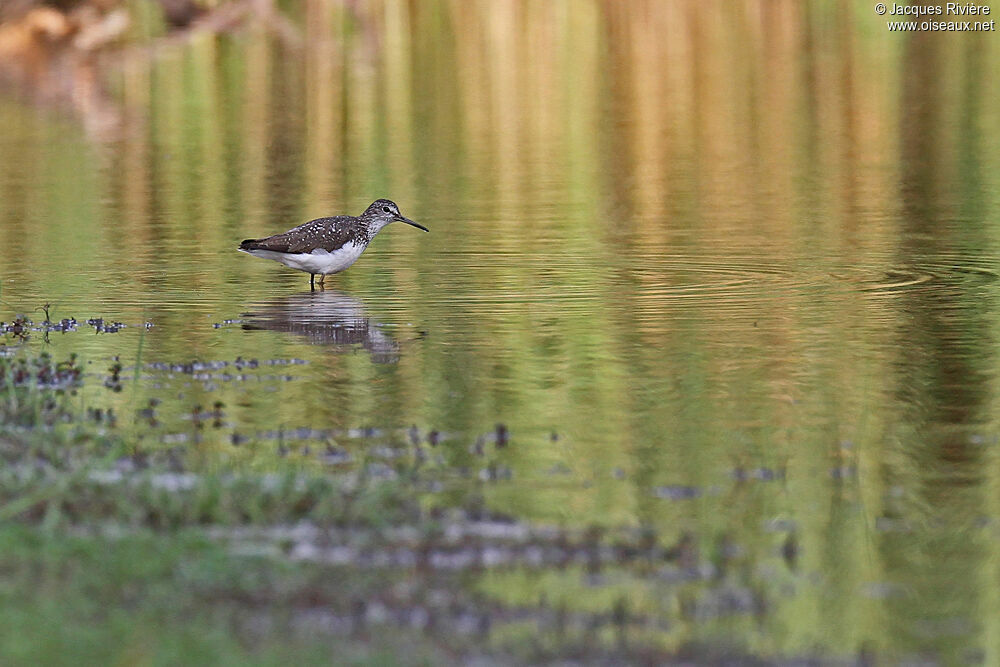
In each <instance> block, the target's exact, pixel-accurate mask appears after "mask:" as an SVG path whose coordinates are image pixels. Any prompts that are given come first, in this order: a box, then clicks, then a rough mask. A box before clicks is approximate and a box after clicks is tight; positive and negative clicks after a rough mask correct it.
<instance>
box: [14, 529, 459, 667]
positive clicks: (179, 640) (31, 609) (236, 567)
mask: <svg viewBox="0 0 1000 667" xmlns="http://www.w3.org/2000/svg"><path fill="white" fill-rule="evenodd" d="M352 581H353V583H352ZM364 584H365V582H363V581H361V582H360V583H359V581H358V578H357V577H349V578H348V577H346V576H345V575H343V574H341V576H339V577H338V576H333V575H332V574H331V573H330V572H320V571H319V570H318V568H314V567H302V566H301V565H300V566H296V567H292V565H291V564H286V565H282V564H280V563H278V562H275V561H274V560H271V559H262V558H240V557H236V556H233V555H231V554H229V553H227V551H226V549H225V548H224V547H223V546H221V545H219V544H217V543H213V542H212V541H209V540H206V539H205V538H204V536H203V535H202V533H201V531H198V530H182V531H178V532H172V533H169V534H157V533H153V532H148V531H147V532H142V533H138V534H131V535H127V536H124V537H121V538H120V539H113V540H109V539H106V538H101V537H95V536H81V535H71V534H68V533H67V532H65V531H55V532H44V531H40V530H38V529H37V528H35V527H32V526H26V525H16V524H15V525H6V526H3V527H2V528H0V655H2V656H3V662H4V664H6V665H63V664H66V665H70V664H72V665H80V664H102V665H107V664H139V665H178V664H184V665H203V664H213V665H230V664H231V665H245V664H254V665H272V664H273V665H278V664H300V665H302V664H330V663H332V662H334V661H336V662H338V663H340V664H344V663H355V664H381V663H385V662H391V663H394V664H398V663H407V664H419V663H427V664H431V663H432V662H438V660H439V659H440V657H441V656H436V657H435V655H434V651H433V650H432V649H431V648H430V647H427V646H420V645H415V646H414V645H406V644H404V641H405V640H402V641H401V640H400V638H399V635H398V633H393V634H396V635H397V638H396V639H395V640H391V639H390V640H389V641H386V642H385V643H384V645H383V647H379V648H376V647H371V646H368V645H365V644H362V643H359V642H354V641H352V640H351V639H350V638H349V637H345V638H333V639H331V638H329V637H315V638H310V637H308V636H306V637H303V636H300V635H296V634H295V629H294V627H293V626H291V625H290V624H289V623H288V622H287V619H289V618H290V611H291V609H292V608H293V607H294V605H295V604H296V602H297V599H298V598H299V597H305V596H309V597H310V598H313V597H315V596H317V595H318V594H333V593H334V592H335V588H336V589H337V590H340V591H341V592H348V593H349V592H350V591H351V589H352V588H353V589H355V592H358V589H359V588H363V587H364ZM255 618H256V619H257V620H255ZM261 618H263V619H265V620H264V621H263V622H262V621H260V620H259V619H261Z"/></svg>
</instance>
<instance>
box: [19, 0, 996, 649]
mask: <svg viewBox="0 0 1000 667" xmlns="http://www.w3.org/2000/svg"><path fill="white" fill-rule="evenodd" d="M303 6H304V9H303V17H298V19H297V20H298V23H297V24H296V25H297V26H298V29H299V31H300V33H301V37H302V40H303V41H302V42H301V43H287V42H285V41H283V40H282V39H280V38H279V37H277V36H275V35H274V34H272V33H269V32H267V31H265V30H263V29H257V28H254V27H253V26H252V25H251V26H250V27H249V28H248V29H246V30H243V31H238V32H237V33H235V34H231V35H219V36H212V35H200V36H197V37H195V38H194V39H192V40H190V41H189V42H183V41H182V42H176V43H170V44H166V45H161V46H159V47H157V48H156V49H154V50H151V51H149V52H146V51H143V52H142V53H135V54H132V55H131V56H130V57H129V58H127V59H126V60H123V61H120V62H115V63H112V64H111V65H109V69H108V71H107V72H104V76H106V77H107V80H108V82H109V83H108V85H107V91H106V104H105V105H102V106H101V108H100V113H101V114H102V120H104V121H106V122H102V123H100V124H99V126H100V128H101V130H100V131H99V132H95V131H94V130H93V127H94V125H95V124H94V123H88V122H87V117H86V114H87V111H86V110H84V111H83V112H82V113H81V112H80V111H79V110H77V111H76V112H74V111H72V110H70V109H61V108H56V109H53V108H51V107H48V106H45V107H40V106H38V105H36V104H33V103H32V102H31V101H30V100H26V99H25V97H24V96H23V95H18V94H15V93H14V92H11V91H7V92H6V93H4V94H3V95H0V126H2V127H3V128H4V131H3V132H2V133H0V201H2V205H0V267H2V268H0V280H2V300H3V317H0V319H6V320H9V319H12V318H13V317H14V316H15V315H16V314H18V313H25V314H28V315H29V316H30V317H32V319H35V320H41V319H42V315H41V310H39V309H40V308H41V307H42V306H43V304H50V310H51V315H52V318H53V319H61V318H64V317H66V318H68V317H75V318H76V320H77V321H78V323H79V325H80V326H79V329H78V330H76V331H70V332H67V333H55V332H53V333H50V335H49V341H48V343H45V344H46V345H48V346H49V347H50V348H51V350H52V351H53V353H54V354H56V355H57V356H62V355H66V354H69V353H71V352H75V353H78V354H79V355H81V357H82V358H83V359H85V360H86V362H87V363H88V366H87V369H88V374H89V375H88V377H89V378H90V381H89V382H88V383H87V385H86V387H85V388H84V390H83V391H82V393H83V395H84V399H83V400H85V401H88V402H92V403H94V404H100V405H110V406H112V407H114V408H115V409H116V410H117V412H118V414H119V415H121V418H120V419H121V421H122V422H123V428H129V429H134V430H135V434H136V435H135V437H136V438H139V439H140V442H142V443H143V446H146V447H170V446H183V447H189V448H191V449H192V451H196V452H197V453H198V460H199V461H201V462H202V463H201V465H203V466H205V467H206V468H212V469H225V468H227V467H232V468H236V469H251V470H262V471H266V470H268V469H269V466H271V465H272V464H273V462H274V460H275V457H277V456H279V450H280V455H290V456H299V457H301V459H302V461H303V465H307V466H312V467H316V468H323V467H324V466H328V465H330V463H329V460H324V459H323V458H322V456H319V455H318V454H320V453H322V452H325V451H327V448H328V447H337V448H338V449H337V451H340V449H343V450H344V451H347V452H348V453H350V454H352V455H353V456H355V457H363V456H364V455H365V449H366V448H369V447H373V446H375V445H374V444H373V442H375V441H377V442H378V443H385V442H388V443H390V444H397V445H398V444H400V443H405V442H407V441H408V438H410V433H411V431H410V429H411V428H412V427H415V429H416V430H415V431H413V432H414V433H416V434H417V436H416V437H417V438H418V439H419V440H420V441H422V442H426V441H427V438H428V437H429V434H430V433H431V432H432V431H433V432H435V433H434V440H435V441H436V442H438V444H437V446H436V447H435V448H433V451H434V452H435V456H439V457H440V460H439V464H441V465H445V466H450V467H454V468H456V469H467V470H468V471H469V475H470V477H471V478H472V480H473V482H472V483H474V484H476V485H479V486H481V493H482V497H483V499H484V502H485V504H486V507H487V508H488V509H489V510H490V511H492V512H496V513H499V514H502V515H507V516H510V517H513V518H515V519H517V520H519V521H523V522H526V523H528V524H530V525H533V526H557V527H565V528H571V529H581V530H585V529H588V528H594V527H600V528H613V529H621V528H627V529H632V528H636V529H638V528H642V527H652V528H655V529H657V530H658V531H662V532H663V533H665V534H672V535H678V536H679V539H684V538H683V536H684V535H690V536H693V537H690V538H688V539H693V540H694V544H695V545H696V547H695V548H696V549H697V550H698V552H699V553H700V554H701V560H702V561H704V562H708V563H710V564H714V565H713V567H714V568H715V569H714V570H712V571H711V572H701V574H700V575H699V576H700V577H703V578H704V579H705V580H708V581H713V582H716V584H717V583H718V582H719V581H722V583H723V586H722V588H721V589H720V588H719V587H718V586H714V587H713V588H712V589H711V590H712V591H713V593H712V595H708V594H707V593H706V594H702V593H700V592H699V591H701V590H702V588H699V586H702V584H701V583H696V584H694V587H693V588H691V587H685V586H681V585H680V584H679V583H678V582H674V581H669V580H664V579H663V578H661V577H657V576H651V575H650V574H649V573H647V572H643V571H642V570H641V568H636V567H633V566H631V565H630V566H629V567H624V568H622V569H621V570H619V571H616V570H615V569H614V568H611V570H610V573H609V574H607V575H606V576H605V577H604V578H603V579H601V580H596V579H594V578H592V577H588V576H586V573H585V572H583V571H582V570H581V569H580V568H574V567H570V568H568V569H551V568H550V569H545V568H542V569H540V570H539V569H532V568H529V567H523V568H522V567H514V568H497V569H496V570H489V569H488V570H487V571H484V572H478V573H475V574H474V575H470V577H469V579H468V581H467V585H468V587H469V588H470V589H471V590H474V591H476V592H477V593H478V594H480V595H482V596H485V599H487V600H491V601H493V602H495V603H496V604H499V605H508V606H511V607H517V606H531V605H535V604H538V602H539V600H540V599H544V600H546V601H547V603H549V604H564V605H568V606H569V607H570V608H571V609H576V610H584V611H598V612H600V611H602V610H603V611H607V610H609V609H610V608H611V605H612V603H613V602H614V600H617V599H619V598H621V597H622V596H625V597H627V599H628V600H629V601H630V602H629V604H630V608H631V609H633V610H635V612H636V613H638V614H641V615H643V618H647V619H651V620H650V621H649V623H648V624H647V625H646V626H643V630H642V636H643V637H644V638H645V639H646V640H648V641H651V642H653V643H654V644H656V645H659V646H664V647H667V648H669V649H676V648H678V647H681V646H690V645H699V643H705V644H716V645H717V644H719V643H724V644H726V645H729V646H733V647H737V648H738V649H739V650H741V651H746V652H750V653H754V654H758V655H761V656H765V657H775V656H801V655H816V654H818V655H820V656H824V657H830V658H842V657H843V658H850V657H853V656H858V655H862V656H864V655H869V654H872V653H874V654H878V655H885V656H888V657H889V658H890V659H893V660H899V659H902V660H907V659H914V658H918V657H919V658H925V659H929V660H940V661H943V662H949V663H953V662H954V661H961V660H971V661H973V662H977V661H978V662H986V663H990V662H993V661H995V660H996V658H997V654H998V651H1000V647H998V646H997V644H996V640H995V637H996V633H995V632H993V631H992V630H993V628H994V627H995V626H996V624H997V622H998V621H1000V604H998V600H997V594H996V593H995V591H997V590H1000V585H998V581H997V569H996V567H995V562H996V559H997V557H998V554H1000V550H998V532H997V531H998V524H997V522H998V520H1000V505H998V503H997V497H996V493H995V488H996V485H997V479H996V473H995V470H996V465H995V462H996V458H997V443H998V435H1000V430H998V424H997V415H998V413H997V396H996V394H997V374H996V371H997V364H998V358H997V354H996V350H997V339H996V338H997V337H996V331H997V318H998V313H997V299H998V297H1000V281H998V280H997V277H998V274H997V271H998V270H1000V264H998V262H997V260H996V252H995V250H996V248H997V242H998V233H1000V227H998V220H1000V218H998V214H997V211H998V210H1000V209H998V206H1000V144H998V140H997V137H998V136H1000V114H998V112H997V109H1000V104H997V102H998V101H1000V99H998V87H997V86H998V84H997V81H998V80H1000V79H998V77H997V76H996V74H997V68H998V63H1000V60H998V55H1000V52H998V49H997V46H996V41H995V39H993V37H992V35H975V36H970V35H961V36H957V35H956V36H952V35H949V36H944V35H930V34H927V35H912V36H897V35H888V34H883V31H882V30H881V28H879V26H878V25H876V24H874V23H872V22H871V18H872V17H871V16H869V15H870V14H871V11H870V9H868V8H867V7H863V8H860V9H857V10H856V11H855V10H853V9H850V8H844V7H841V8H840V9H839V10H834V9H833V8H832V7H827V5H821V4H820V3H813V4H808V3H807V4H799V3H795V4H791V3H789V4H784V3H773V4H772V3H763V4H760V5H757V4H755V3H750V4H740V5H737V4H731V3H716V4H713V3H709V4H708V5H705V4H704V3H702V4H700V5H699V7H698V10H695V9H694V6H693V5H690V4H688V3H684V2H678V3H670V2H666V3H664V2H651V3H628V4H627V5H621V6H620V5H618V4H615V3H599V2H594V3H590V2H572V3H569V2H557V3H484V4H471V5H465V4H449V3H420V4H418V5H412V6H411V5H405V4H396V3H386V4H385V5H382V4H381V3H374V4H373V5H371V6H370V7H368V8H362V9H361V10H359V14H357V15H349V14H348V13H347V11H346V10H345V9H343V8H342V7H341V6H340V5H339V4H337V3H328V2H321V1H315V2H307V3H304V4H303ZM378 197H388V198H391V199H393V200H394V201H396V202H397V203H398V204H399V205H400V208H401V210H402V212H403V214H404V215H406V216H408V217H410V218H413V219H414V220H417V221H418V222H420V223H422V224H424V225H426V226H427V227H429V228H430V229H431V233H429V234H423V233H416V232H415V231H414V230H413V229H410V228H408V227H406V226H403V225H396V226H392V227H390V228H388V229H386V230H385V231H383V232H382V233H381V234H380V235H379V236H378V237H377V238H376V239H375V241H374V243H373V244H372V246H371V247H370V248H369V249H368V251H367V252H366V253H365V255H364V256H363V257H362V258H361V260H359V261H358V263H357V264H356V265H355V266H354V267H352V268H351V269H350V270H349V271H347V272H346V273H343V274H340V275H339V276H336V277H333V278H331V279H330V280H328V281H327V289H326V290H325V291H317V292H310V291H309V285H308V276H307V275H306V274H302V273H297V272H292V271H290V270H287V269H285V268H284V267H281V266H279V265H277V264H276V263H273V262H265V261H262V260H258V259H254V258H251V257H248V256H246V255H244V254H240V253H237V252H236V251H235V248H236V246H237V245H238V243H239V241H240V240H241V239H243V238H250V237H260V236H266V235H269V234H272V233H276V232H279V231H283V230H285V229H287V228H289V227H292V226H294V225H296V224H299V223H301V222H303V221H305V220H308V219H311V218H314V217H319V216H324V215H331V214H338V213H351V214H355V215H356V214H358V213H360V212H361V211H362V210H363V209H364V208H365V207H366V206H367V205H368V204H369V203H370V202H371V201H372V200H374V199H375V198H378ZM91 318H103V320H104V321H105V322H109V323H114V322H120V323H122V324H125V325H127V326H126V327H124V328H121V329H120V330H119V331H117V332H116V333H108V332H106V331H104V332H98V331H97V329H96V328H95V327H94V326H91V325H87V324H86V323H85V321H86V320H87V319H91ZM40 337H41V334H40V333H37V334H35V335H34V339H35V340H33V341H32V343H31V344H32V345H34V344H40V343H39V340H38V339H39V338H40ZM14 343H15V341H13V340H10V339H9V340H8V344H14ZM115 356H118V357H119V358H120V360H121V363H122V364H123V365H124V366H125V367H126V370H125V371H124V372H123V374H122V375H123V377H124V382H123V386H122V387H121V391H117V392H116V391H114V389H113V388H111V389H109V388H108V387H107V386H105V385H106V384H107V383H105V382H104V380H105V379H106V378H107V377H108V376H109V374H110V371H109V370H108V369H109V367H110V366H111V365H112V364H113V363H114V359H113V357H115ZM137 360H138V362H139V363H140V365H141V367H140V369H139V382H138V383H135V382H133V381H132V378H133V371H132V369H133V368H134V365H135V364H136V361H137ZM112 384H113V383H112ZM150 399H155V401H154V402H157V401H158V402H159V403H158V405H157V407H156V411H157V419H156V420H154V421H155V423H153V422H150V421H149V420H148V419H143V418H138V417H137V418H133V417H132V415H133V414H136V410H137V409H138V408H140V407H142V406H145V405H147V404H148V402H149V401H150ZM216 403H220V404H221V405H222V406H223V407H221V408H213V407H212V406H214V405H215V404H216ZM212 410H216V411H221V412H222V413H223V414H224V416H218V415H213V414H211V412H212ZM202 413H204V414H202ZM192 415H193V416H192ZM199 415H202V416H199ZM133 421H134V422H135V423H134V424H133V423H132V422H133ZM212 422H215V423H212ZM498 425H502V429H499V430H498ZM234 442H236V443H248V444H246V445H240V446H234ZM498 445H501V446H498ZM483 471H485V472H483ZM447 496H448V494H447V493H445V494H438V496H435V494H433V493H430V494H429V495H428V503H431V504H434V503H441V504H443V505H447V503H448V502H449V500H448V497H447ZM727 568H728V569H727ZM727 577H729V578H731V581H732V587H731V588H732V591H731V595H730V597H728V598H727V597H725V596H724V595H722V594H721V593H719V592H718V591H719V590H722V591H723V592H724V591H726V590H727V589H726V587H725V584H726V582H727V581H729V580H730V579H727ZM713 596H714V597H713ZM509 632H512V633H516V632H517V625H516V624H514V626H513V629H511V630H509Z"/></svg>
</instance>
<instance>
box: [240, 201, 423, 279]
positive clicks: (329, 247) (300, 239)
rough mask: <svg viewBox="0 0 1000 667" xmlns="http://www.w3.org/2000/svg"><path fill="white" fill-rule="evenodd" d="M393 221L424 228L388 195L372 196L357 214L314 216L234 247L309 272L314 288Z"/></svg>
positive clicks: (362, 249) (340, 267) (352, 260)
mask: <svg viewBox="0 0 1000 667" xmlns="http://www.w3.org/2000/svg"><path fill="white" fill-rule="evenodd" d="M393 222H405V223H406V224H408V225H413V226H414V227H416V228H417V229H422V230H424V231H425V232H427V231H430V230H429V229H427V228H426V227H424V226H423V225H421V224H419V223H416V222H414V221H413V220H410V219H409V218H407V217H405V216H404V215H403V214H402V213H400V212H399V207H398V206H396V204H395V203H394V202H391V201H389V200H388V199H376V200H375V201H374V202H372V204H371V206H369V207H368V208H366V209H365V212H364V213H362V214H361V215H359V216H357V217H354V216H350V215H336V216H333V217H331V218H316V219H315V220H310V221H309V222H306V223H304V224H301V225H299V226H298V227H295V228H294V229H289V230H288V231H287V232H284V233H281V234H275V235H274V236H268V237H267V238H264V239H246V240H244V241H243V242H242V243H240V247H239V248H238V250H239V251H240V252H245V253H247V254H249V255H253V256H254V257H261V258H263V259H273V260H274V261H276V262H281V263H282V264H284V265H285V266H287V267H290V268H293V269H297V270H299V271H305V272H306V273H308V274H309V287H310V288H311V289H315V281H316V275H317V274H319V284H320V285H323V281H324V280H325V279H326V277H327V276H328V275H330V274H331V273H340V272H341V271H343V270H344V269H346V268H347V267H349V266H351V265H352V264H354V262H356V261H357V259H358V257H361V253H363V252H364V251H365V248H367V247H368V244H369V243H371V241H372V239H373V238H375V235H376V234H378V233H379V232H380V231H382V228H383V227H385V226H386V225H388V224H390V223H393Z"/></svg>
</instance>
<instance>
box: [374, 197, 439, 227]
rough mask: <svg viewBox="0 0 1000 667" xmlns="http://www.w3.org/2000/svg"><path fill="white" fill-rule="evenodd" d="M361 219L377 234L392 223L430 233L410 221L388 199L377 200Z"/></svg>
mask: <svg viewBox="0 0 1000 667" xmlns="http://www.w3.org/2000/svg"><path fill="white" fill-rule="evenodd" d="M361 219H362V220H364V221H365V222H366V223H367V224H368V227H369V228H370V229H372V230H373V231H375V232H378V230H380V229H382V228H383V227H385V226H386V225H388V224H389V223H391V222H405V223H406V224H408V225H413V226H414V227H416V228H417V229H422V230H424V231H425V232H426V231H430V230H428V229H427V228H426V227H424V226H423V225H421V224H418V223H416V222H414V221H413V220H410V219H409V218H407V217H406V216H404V215H403V214H402V213H400V212H399V207H398V206H396V204H395V202H391V201H389V200H388V199H376V200H375V201H374V202H372V205H371V206H369V207H368V208H367V209H365V212H364V213H362V214H361Z"/></svg>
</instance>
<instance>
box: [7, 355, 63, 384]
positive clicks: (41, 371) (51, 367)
mask: <svg viewBox="0 0 1000 667" xmlns="http://www.w3.org/2000/svg"><path fill="white" fill-rule="evenodd" d="M81 375H82V369H81V368H80V365H79V363H78V361H77V357H76V355H75V354H71V355H70V357H69V359H67V360H65V361H58V362H57V361H55V360H54V359H53V358H52V356H51V355H50V354H48V353H47V352H42V353H40V354H39V355H38V356H35V357H31V358H24V357H16V358H9V357H2V356H0V390H9V389H10V388H13V387H37V388H41V389H57V390H66V389H73V388H76V387H79V386H80V384H81Z"/></svg>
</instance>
